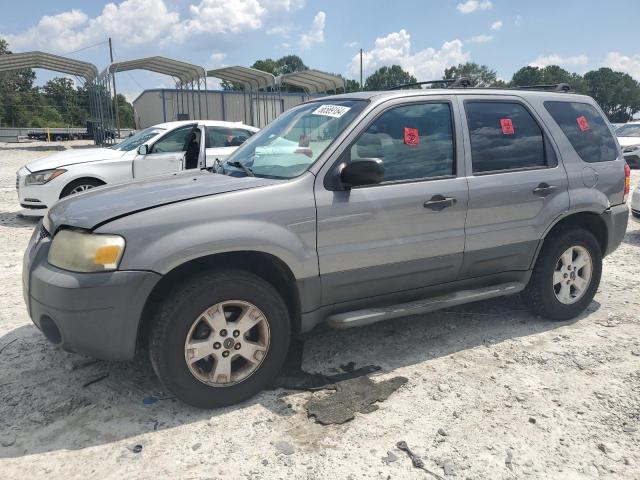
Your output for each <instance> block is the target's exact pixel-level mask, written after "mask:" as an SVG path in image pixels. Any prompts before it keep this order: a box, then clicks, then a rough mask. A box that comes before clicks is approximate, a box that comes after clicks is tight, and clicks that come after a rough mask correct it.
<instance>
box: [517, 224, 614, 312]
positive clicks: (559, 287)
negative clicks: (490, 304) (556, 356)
mask: <svg viewBox="0 0 640 480" xmlns="http://www.w3.org/2000/svg"><path fill="white" fill-rule="evenodd" d="M601 274H602V250H601V248H600V244H599V243H598V241H597V240H596V238H595V237H594V235H593V234H592V233H591V232H589V231H587V230H584V229H582V228H575V227H574V228H568V229H561V230H559V231H557V232H554V233H552V234H551V235H550V236H549V237H547V239H546V240H545V242H544V245H543V246H542V250H541V252H540V255H539V256H538V259H537V261H536V264H535V267H534V270H533V274H532V276H531V279H530V280H529V284H528V285H527V288H526V289H525V290H524V292H523V294H522V297H523V299H524V300H525V302H526V303H527V304H528V305H529V306H530V307H531V309H532V310H533V311H534V313H536V314H538V315H540V316H542V317H545V318H549V319H551V320H568V319H570V318H573V317H575V316H577V315H579V314H580V313H582V312H583V311H584V310H585V309H586V308H587V306H588V305H589V304H590V303H591V301H592V300H593V297H594V295H595V294H596V291H597V289H598V285H599V284H600V276H601Z"/></svg>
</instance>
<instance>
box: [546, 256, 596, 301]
mask: <svg viewBox="0 0 640 480" xmlns="http://www.w3.org/2000/svg"><path fill="white" fill-rule="evenodd" d="M592 271H593V262H592V260H591V255H589V252H588V251H587V249H586V248H584V247H581V246H573V247H569V248H568V249H567V250H565V252H564V253H563V254H562V255H561V256H560V258H559V259H558V261H557V262H556V268H555V271H554V272H553V290H554V292H555V294H556V298H557V299H558V301H560V302H561V303H563V304H564V305H571V304H572V303H575V302H577V301H579V300H580V299H581V298H582V297H583V296H584V294H585V293H586V291H587V289H588V288H589V284H590V283H591V273H592Z"/></svg>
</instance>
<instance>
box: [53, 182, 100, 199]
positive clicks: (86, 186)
mask: <svg viewBox="0 0 640 480" xmlns="http://www.w3.org/2000/svg"><path fill="white" fill-rule="evenodd" d="M100 185H104V182H101V181H100V180H97V179H95V178H79V179H78V180H74V181H73V182H71V183H69V185H67V186H66V187H64V189H63V190H62V193H61V194H60V198H64V197H68V196H69V195H75V194H76V193H82V192H85V191H87V190H90V189H92V188H95V187H99V186H100Z"/></svg>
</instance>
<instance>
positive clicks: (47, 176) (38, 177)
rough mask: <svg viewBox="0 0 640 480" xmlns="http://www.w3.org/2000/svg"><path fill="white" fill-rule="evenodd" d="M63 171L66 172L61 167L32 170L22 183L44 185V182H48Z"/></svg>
mask: <svg viewBox="0 0 640 480" xmlns="http://www.w3.org/2000/svg"><path fill="white" fill-rule="evenodd" d="M64 172H66V170H65V169H63V168H56V169H54V170H42V171H40V172H33V173H31V174H29V175H27V176H26V177H25V178H24V184H25V185H44V184H45V183H47V182H50V181H51V180H53V179H54V178H56V177H58V176H60V175H62V174H63V173H64Z"/></svg>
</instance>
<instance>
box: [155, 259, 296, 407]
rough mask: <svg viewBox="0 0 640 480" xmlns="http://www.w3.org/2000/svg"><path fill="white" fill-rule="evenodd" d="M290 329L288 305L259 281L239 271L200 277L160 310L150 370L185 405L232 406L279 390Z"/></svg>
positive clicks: (180, 289)
mask: <svg viewBox="0 0 640 480" xmlns="http://www.w3.org/2000/svg"><path fill="white" fill-rule="evenodd" d="M289 325H290V321H289V314H288V310H287V308H286V305H285V303H284V301H283V300H282V298H281V297H280V295H279V294H278V292H277V291H276V290H275V289H274V288H273V287H272V286H271V285H270V284H268V283H267V282H265V281H264V280H262V279H261V278H260V277H257V276H255V275H253V274H250V273H247V272H243V271H236V270H226V271H219V272H215V273H207V274H203V275H199V276H197V277H195V278H193V279H191V280H189V281H187V282H185V283H184V284H183V285H181V286H180V287H179V288H176V289H173V290H172V294H171V296H170V297H169V298H167V299H166V300H165V301H164V302H163V304H162V305H161V307H160V309H159V311H158V313H157V315H156V318H155V323H154V326H153V329H152V332H151V335H150V339H149V353H150V356H151V363H152V364H153V368H154V369H155V371H156V373H157V375H158V377H159V378H160V380H161V381H162V383H163V384H164V385H165V386H166V387H167V388H168V389H169V390H171V391H172V392H173V393H174V394H175V395H176V396H177V397H178V398H179V399H181V400H183V401H184V402H186V403H188V404H191V405H194V406H197V407H201V408H214V407H221V406H224V405H230V404H233V403H237V402H240V401H242V400H245V399H247V398H249V397H251V396H253V395H255V394H256V393H258V392H259V391H260V390H262V389H264V388H266V387H267V386H269V385H270V384H271V383H272V382H273V380H274V379H275V377H276V375H277V374H278V372H279V371H280V368H281V366H282V363H283V362H284V359H285V357H286V354H287V350H288V346H289V335H290V327H289Z"/></svg>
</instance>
